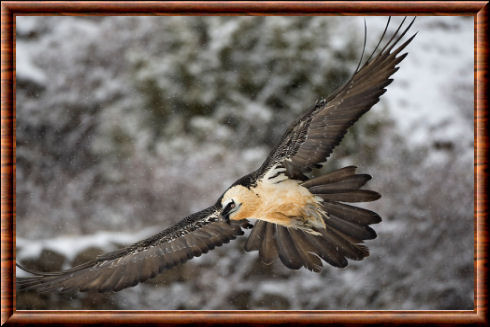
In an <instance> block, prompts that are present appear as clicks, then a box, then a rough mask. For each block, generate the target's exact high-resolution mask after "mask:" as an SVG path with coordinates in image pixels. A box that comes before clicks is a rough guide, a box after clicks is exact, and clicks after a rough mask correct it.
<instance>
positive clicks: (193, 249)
mask: <svg viewBox="0 0 490 327" xmlns="http://www.w3.org/2000/svg"><path fill="white" fill-rule="evenodd" d="M245 224H246V221H241V222H230V223H227V222H225V221H224V220H223V218H222V217H221V216H220V215H219V210H218V207H217V206H213V207H209V208H207V209H205V210H203V211H200V212H198V213H195V214H193V215H191V216H189V217H187V218H185V219H183V220H182V221H181V222H180V223H177V224H176V225H174V226H172V227H170V228H168V229H166V230H164V231H162V232H160V233H158V234H156V235H154V236H152V237H150V238H147V239H145V240H143V241H140V242H138V243H135V244H133V245H131V246H129V247H126V248H123V249H120V250H117V251H113V252H110V253H106V254H103V255H101V256H98V257H97V258H96V259H95V260H93V261H90V262H87V263H84V264H82V265H80V266H77V267H74V268H72V269H69V270H65V271H61V272H55V273H42V272H33V271H29V270H28V269H25V268H23V267H22V266H19V267H20V268H22V269H25V270H26V271H28V272H31V273H33V274H34V275H35V276H34V277H25V278H17V285H18V287H19V288H20V289H36V290H38V291H41V292H49V291H52V290H58V291H61V292H71V291H76V290H80V291H98V292H106V291H118V290H121V289H123V288H126V287H129V286H133V285H136V284H138V283H140V282H143V281H145V280H147V279H149V278H152V277H154V276H155V275H157V274H158V273H160V272H162V271H163V270H165V269H168V268H171V267H173V266H175V265H177V264H179V263H183V262H185V261H187V260H189V259H191V258H193V257H195V256H200V255H201V254H202V253H206V252H207V251H209V250H211V249H213V248H215V247H216V246H220V245H222V244H224V243H227V242H229V241H230V240H232V239H234V238H235V237H236V236H237V235H241V234H243V231H242V227H244V226H245Z"/></svg>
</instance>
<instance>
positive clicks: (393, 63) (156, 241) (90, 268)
mask: <svg viewBox="0 0 490 327" xmlns="http://www.w3.org/2000/svg"><path fill="white" fill-rule="evenodd" d="M405 20H406V18H405V19H403V21H402V22H401V24H400V25H399V26H398V28H397V29H396V31H395V32H394V33H393V35H392V37H391V38H389V40H388V41H386V42H385V44H384V46H382V47H381V44H382V41H383V39H384V37H385V35H386V32H387V30H388V27H389V22H390V20H388V22H387V24H386V26H385V29H384V32H383V34H382V36H381V38H380V40H379V42H378V44H377V46H376V47H375V49H374V51H373V52H372V53H371V55H370V56H369V58H367V60H365V62H364V63H362V61H363V60H362V59H363V56H364V49H365V46H366V27H365V33H364V46H363V52H362V53H363V54H362V55H361V59H360V60H359V64H358V66H357V68H356V69H355V71H354V73H353V74H352V76H351V78H350V79H349V80H348V81H347V82H346V83H345V84H344V85H343V86H342V87H340V88H339V89H337V90H336V91H335V92H333V94H331V95H330V96H329V97H327V98H325V99H322V100H320V101H317V103H316V104H315V105H314V106H312V107H311V108H309V109H308V110H306V111H305V112H304V113H303V114H302V115H301V116H300V117H299V118H298V119H297V120H296V121H294V122H293V123H292V124H291V125H290V126H289V128H288V129H287V130H286V131H285V133H284V134H283V136H282V138H281V140H280V142H279V143H278V145H277V146H276V147H275V148H274V149H273V150H272V151H271V152H270V154H269V155H268V157H267V159H266V160H265V161H264V163H263V164H262V165H261V166H260V168H259V169H257V170H256V171H254V172H252V173H250V174H248V175H245V176H244V177H242V178H240V179H238V180H237V181H236V182H235V183H233V184H232V185H231V186H230V187H229V188H228V189H227V190H225V191H224V192H223V194H222V195H221V196H220V197H219V199H218V200H217V201H216V203H215V204H213V205H212V206H210V207H209V208H206V209H204V210H202V211H199V212H196V213H194V214H192V215H190V216H188V217H186V218H184V219H183V220H181V221H180V222H178V223H177V224H175V225H174V226H172V227H170V228H167V229H165V230H163V231H161V232H160V233H158V234H156V235H154V236H151V237H149V238H147V239H145V240H142V241H140V242H137V243H135V244H133V245H130V246H128V247H125V248H122V249H119V250H116V251H113V252H110V253H106V254H102V255H100V256H97V257H96V258H95V259H94V260H92V261H89V262H86V263H84V264H81V265H79V266H76V267H74V268H71V269H68V270H65V271H60V272H38V271H31V270H29V269H26V268H25V267H22V266H21V265H18V266H19V268H21V269H24V270H26V271H27V272H29V273H32V274H33V275H34V276H33V277H22V278H17V281H16V282H17V286H18V287H19V288H20V289H35V290H38V291H41V292H48V291H54V290H56V291H60V292H75V291H98V292H105V291H119V290H121V289H124V288H126V287H130V286H134V285H136V284H138V283H139V282H143V281H145V280H147V279H149V278H152V277H154V276H155V275H157V274H159V273H161V272H163V271H165V270H166V269H169V268H171V267H174V266H176V265H179V264H182V263H184V262H186V261H187V260H189V259H192V258H193V257H197V256H200V255H201V254H203V253H206V252H208V251H209V250H212V249H214V248H215V247H218V246H221V245H223V244H225V243H228V242H229V241H231V240H233V239H235V238H236V237H237V236H239V235H243V234H244V229H247V228H250V229H251V232H250V234H249V236H248V239H247V241H246V244H245V250H246V251H256V250H258V254H259V257H260V258H261V260H262V261H263V262H264V263H266V264H269V263H271V262H272V261H273V260H275V259H276V258H279V260H280V261H281V262H282V263H283V264H284V265H285V266H287V267H288V268H291V269H299V268H301V267H305V268H306V269H309V270H311V271H314V272H319V271H320V270H321V269H322V266H323V263H322V261H325V262H326V263H328V264H330V265H332V266H335V267H345V266H346V265H347V263H348V262H347V259H352V260H361V259H363V258H365V257H366V256H368V255H369V251H368V248H367V247H366V246H365V245H364V244H363V241H365V240H370V239H374V238H376V233H375V231H374V230H373V229H372V228H371V227H370V226H369V225H371V224H375V223H379V222H380V221H381V218H380V217H379V215H378V214H376V213H375V212H372V211H370V210H367V209H364V208H359V207H356V206H353V205H351V204H347V203H355V202H366V201H374V200H377V199H378V198H380V195H379V194H378V193H376V192H374V191H371V190H365V189H361V187H362V186H364V185H365V183H366V182H367V181H368V180H370V179H371V176H370V175H367V174H358V173H356V167H354V166H348V167H345V168H342V169H338V170H335V171H332V172H329V173H327V174H324V175H321V176H318V177H311V174H310V173H311V170H312V169H313V168H320V167H322V165H323V164H324V163H325V162H326V161H327V159H328V157H329V156H330V154H331V152H332V150H333V149H334V147H335V146H337V145H338V144H339V142H340V141H341V140H342V138H343V136H344V135H345V133H346V131H347V129H348V128H349V127H350V126H351V125H353V124H354V123H355V122H356V121H357V120H358V119H359V117H361V116H362V115H363V114H364V113H365V112H367V111H368V110H369V109H371V107H372V106H373V105H374V104H376V103H377V102H378V101H379V98H380V96H381V95H382V94H383V93H384V92H385V91H386V87H387V86H388V85H389V84H390V83H391V82H392V81H393V80H392V79H391V76H392V75H393V74H394V73H395V72H396V71H397V70H398V67H397V65H398V64H399V63H400V62H401V61H402V60H403V59H404V58H405V57H406V55H407V53H404V54H400V52H401V51H402V50H403V49H404V48H405V47H406V46H407V45H408V44H409V43H410V42H411V41H412V40H413V38H414V37H415V35H416V34H414V35H413V36H411V37H410V38H408V40H406V41H405V42H404V43H402V44H401V45H400V44H399V43H401V39H402V38H403V37H404V36H405V34H406V33H407V32H408V30H409V29H410V27H411V26H412V24H413V22H414V20H415V19H413V20H412V21H411V22H410V23H409V24H408V26H407V27H406V28H403V29H402V26H403V25H404V23H405ZM361 63H362V64H361ZM253 221H255V223H254V225H252V224H251V222H253Z"/></svg>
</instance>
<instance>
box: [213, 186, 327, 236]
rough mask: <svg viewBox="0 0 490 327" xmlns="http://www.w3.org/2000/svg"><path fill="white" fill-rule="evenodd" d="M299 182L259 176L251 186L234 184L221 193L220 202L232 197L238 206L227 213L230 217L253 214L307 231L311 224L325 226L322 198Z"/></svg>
mask: <svg viewBox="0 0 490 327" xmlns="http://www.w3.org/2000/svg"><path fill="white" fill-rule="evenodd" d="M299 183H300V182H299V181H296V180H291V179H285V180H282V181H280V182H270V180H268V179H262V180H259V181H258V182H257V185H256V186H254V187H250V188H247V187H245V186H242V185H235V186H233V187H232V188H230V189H229V190H228V191H227V192H226V193H225V194H224V196H223V199H222V203H227V202H228V201H230V200H234V201H235V202H237V205H238V206H240V208H239V210H237V212H235V213H233V214H232V215H230V219H231V220H241V219H247V218H249V219H250V218H255V219H259V220H264V221H267V222H271V223H275V224H279V225H282V226H285V227H294V228H300V229H304V230H307V231H309V232H311V228H312V227H316V228H324V227H325V223H324V222H323V216H324V215H325V212H324V211H323V210H322V209H321V206H320V201H321V199H320V198H318V197H316V196H314V195H313V194H311V193H310V191H309V190H308V189H306V188H305V187H303V186H301V185H300V184H299Z"/></svg>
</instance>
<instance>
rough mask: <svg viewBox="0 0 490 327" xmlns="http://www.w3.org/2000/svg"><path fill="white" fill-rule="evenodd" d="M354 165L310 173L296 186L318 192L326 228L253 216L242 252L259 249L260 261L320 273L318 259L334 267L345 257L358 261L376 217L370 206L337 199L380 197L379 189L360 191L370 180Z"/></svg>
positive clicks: (372, 235) (342, 264)
mask: <svg viewBox="0 0 490 327" xmlns="http://www.w3.org/2000/svg"><path fill="white" fill-rule="evenodd" d="M355 171H356V167H354V166H348V167H345V168H342V169H338V170H335V171H333V172H330V173H328V174H325V175H322V176H319V177H315V178H312V179H310V180H307V181H305V182H303V183H302V184H301V185H302V186H303V187H306V188H308V190H309V191H310V192H311V193H312V194H314V195H316V196H318V197H320V198H321V199H322V200H323V201H322V202H321V204H322V209H323V210H324V211H325V213H326V215H325V216H323V220H324V222H325V228H315V232H316V233H315V234H314V233H308V232H306V231H304V230H300V229H295V228H286V227H283V226H279V225H276V224H273V223H269V222H265V221H261V220H259V221H257V223H256V224H255V226H254V228H253V230H252V232H251V233H250V236H249V239H248V240H247V243H246V245H245V249H246V250H247V251H253V250H259V254H260V257H261V258H262V261H264V262H265V263H271V262H272V260H273V259H274V258H276V257H279V259H280V260H281V262H282V263H283V264H284V265H285V266H287V267H289V268H291V269H299V268H301V267H303V266H304V267H305V268H307V269H309V270H311V271H315V272H319V271H320V270H321V269H322V259H323V260H324V261H325V262H327V263H329V264H330V265H332V266H335V267H341V268H343V267H345V266H347V264H348V261H347V259H351V260H362V259H363V258H365V257H367V256H368V255H369V249H368V248H367V247H366V246H365V245H364V244H363V241H365V240H371V239H374V238H376V232H375V231H374V229H372V228H371V227H370V226H369V225H370V224H375V223H379V222H380V221H381V218H380V217H379V215H378V214H376V213H375V212H373V211H370V210H367V209H364V208H358V207H355V206H352V205H348V204H345V203H342V202H366V201H374V200H376V199H379V198H380V195H379V193H377V192H374V191H370V190H361V189H360V188H361V187H362V186H364V185H365V184H366V183H367V182H368V181H369V180H370V179H371V176H370V175H367V174H356V173H355Z"/></svg>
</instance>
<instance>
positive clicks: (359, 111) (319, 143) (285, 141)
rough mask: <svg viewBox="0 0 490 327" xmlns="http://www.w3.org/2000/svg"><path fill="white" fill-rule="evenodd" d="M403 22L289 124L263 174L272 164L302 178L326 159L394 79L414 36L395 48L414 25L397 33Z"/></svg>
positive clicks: (296, 177)
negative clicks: (338, 85)
mask: <svg viewBox="0 0 490 327" xmlns="http://www.w3.org/2000/svg"><path fill="white" fill-rule="evenodd" d="M414 20H415V19H414ZM404 21H405V19H404V20H403V21H402V23H401V24H400V26H399V27H398V29H397V30H396V32H395V33H394V35H393V36H392V38H391V39H390V40H389V41H388V42H387V43H386V45H385V46H384V47H383V49H381V50H380V51H379V52H378V53H377V55H375V56H374V57H372V59H371V58H368V60H367V61H366V62H365V63H364V64H363V65H362V66H360V65H359V66H360V68H358V69H356V71H355V73H354V74H353V76H352V77H351V78H350V80H349V81H347V83H346V84H345V85H344V86H343V87H341V88H340V89H338V90H337V91H336V92H334V93H333V94H332V95H331V96H329V97H328V98H326V99H323V100H321V101H319V102H318V103H317V104H316V105H315V106H314V107H313V108H312V109H310V110H308V111H307V112H305V113H304V114H303V115H302V116H301V117H299V118H298V119H297V120H296V121H295V122H293V124H291V126H290V127H289V128H288V130H287V131H286V132H285V133H284V135H283V137H282V139H281V141H280V143H279V144H278V146H277V147H276V148H275V149H274V150H272V151H271V153H270V154H269V156H268V158H267V159H266V161H265V162H264V164H263V165H262V167H261V168H260V169H259V174H266V173H267V172H268V171H269V170H270V169H271V168H273V167H282V168H285V169H286V170H287V172H286V174H287V175H288V176H289V177H290V178H295V179H304V175H303V173H304V172H308V171H310V170H311V169H312V168H318V167H319V166H320V165H321V164H322V163H324V162H325V161H326V160H327V158H328V156H329V155H330V153H331V152H332V150H333V148H334V147H335V146H337V145H338V144H339V142H340V141H341V140H342V138H343V137H344V135H345V133H346V132H347V129H348V128H349V127H350V126H352V124H354V123H355V122H356V121H357V120H358V119H359V118H360V117H361V116H362V115H363V114H364V113H365V112H367V111H368V110H369V109H371V107H372V106H373V105H374V104H375V103H377V102H378V101H379V98H380V96H381V95H382V94H383V93H384V92H385V91H386V89H385V88H386V86H388V85H389V84H390V83H391V82H392V81H393V80H392V79H391V78H390V77H391V75H393V74H394V73H395V72H396V71H397V70H398V68H397V67H396V65H397V64H398V63H400V62H401V61H402V60H403V59H404V58H405V56H406V55H407V54H406V53H405V54H402V55H399V54H400V52H401V51H402V50H403V49H404V48H405V47H406V46H407V45H408V44H409V43H410V42H411V41H412V39H413V38H414V37H415V35H413V36H412V37H410V38H409V39H408V40H407V41H406V42H404V43H403V44H401V45H400V46H398V47H397V48H395V46H397V44H398V43H399V41H400V40H401V39H402V38H403V36H404V35H405V34H406V33H407V31H408V30H409V29H410V27H411V26H412V24H413V20H412V22H411V23H410V24H409V25H408V27H407V28H406V29H405V30H404V31H403V32H402V33H401V34H398V33H399V32H400V29H401V27H402V25H403V23H404ZM387 27H388V25H387ZM385 31H386V29H385ZM383 36H384V33H383ZM382 38H383V37H382ZM380 42H381V41H380ZM373 54H374V52H373ZM361 60H362V58H361Z"/></svg>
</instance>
